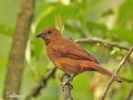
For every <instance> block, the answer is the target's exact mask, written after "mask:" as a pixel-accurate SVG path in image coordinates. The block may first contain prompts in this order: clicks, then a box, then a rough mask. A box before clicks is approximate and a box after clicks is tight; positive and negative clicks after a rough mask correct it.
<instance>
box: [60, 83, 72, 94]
mask: <svg viewBox="0 0 133 100" xmlns="http://www.w3.org/2000/svg"><path fill="white" fill-rule="evenodd" d="M66 85H68V86H70V87H71V89H73V85H72V84H70V83H69V82H68V81H66V82H63V83H62V84H61V87H62V90H63V92H64V86H66Z"/></svg>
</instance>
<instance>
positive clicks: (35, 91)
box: [25, 67, 56, 100]
mask: <svg viewBox="0 0 133 100" xmlns="http://www.w3.org/2000/svg"><path fill="white" fill-rule="evenodd" d="M55 71H56V67H55V68H51V69H48V70H47V72H46V73H45V75H44V76H42V77H41V79H40V82H39V84H38V85H37V86H35V87H33V88H32V90H31V91H30V92H29V93H28V94H27V95H26V96H25V99H26V100H30V98H31V97H32V96H33V97H36V96H38V94H39V93H40V91H41V89H42V88H44V87H46V85H47V81H48V80H49V78H50V77H53V76H54V74H55Z"/></svg>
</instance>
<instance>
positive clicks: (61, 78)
mask: <svg viewBox="0 0 133 100" xmlns="http://www.w3.org/2000/svg"><path fill="white" fill-rule="evenodd" d="M65 75H68V76H69V77H71V76H70V75H69V74H67V73H66V72H64V73H63V74H62V76H61V80H63V77H64V76H65Z"/></svg>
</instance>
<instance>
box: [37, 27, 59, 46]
mask: <svg viewBox="0 0 133 100" xmlns="http://www.w3.org/2000/svg"><path fill="white" fill-rule="evenodd" d="M36 37H40V38H42V39H43V40H44V42H45V44H46V45H48V44H49V43H50V42H53V41H55V40H57V39H59V38H60V37H62V36H61V33H60V32H59V31H58V30H57V29H56V28H55V27H47V28H45V29H43V30H42V32H40V33H39V34H37V35H36Z"/></svg>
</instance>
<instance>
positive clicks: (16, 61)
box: [3, 0, 35, 100]
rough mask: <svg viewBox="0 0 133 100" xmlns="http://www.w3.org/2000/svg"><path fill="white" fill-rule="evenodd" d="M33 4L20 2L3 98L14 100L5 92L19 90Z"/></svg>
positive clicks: (29, 0)
mask: <svg viewBox="0 0 133 100" xmlns="http://www.w3.org/2000/svg"><path fill="white" fill-rule="evenodd" d="M34 4H35V0H21V2H20V8H19V13H18V18H17V23H16V27H15V31H14V35H13V42H12V46H11V50H10V55H9V62H8V68H7V74H6V80H5V84H4V90H3V98H4V100H16V99H17V98H10V97H7V96H8V95H7V92H10V93H16V94H18V93H19V90H20V86H21V77H22V71H23V68H24V58H25V49H26V44H27V39H28V33H29V29H30V25H31V22H32V18H33V11H34Z"/></svg>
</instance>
